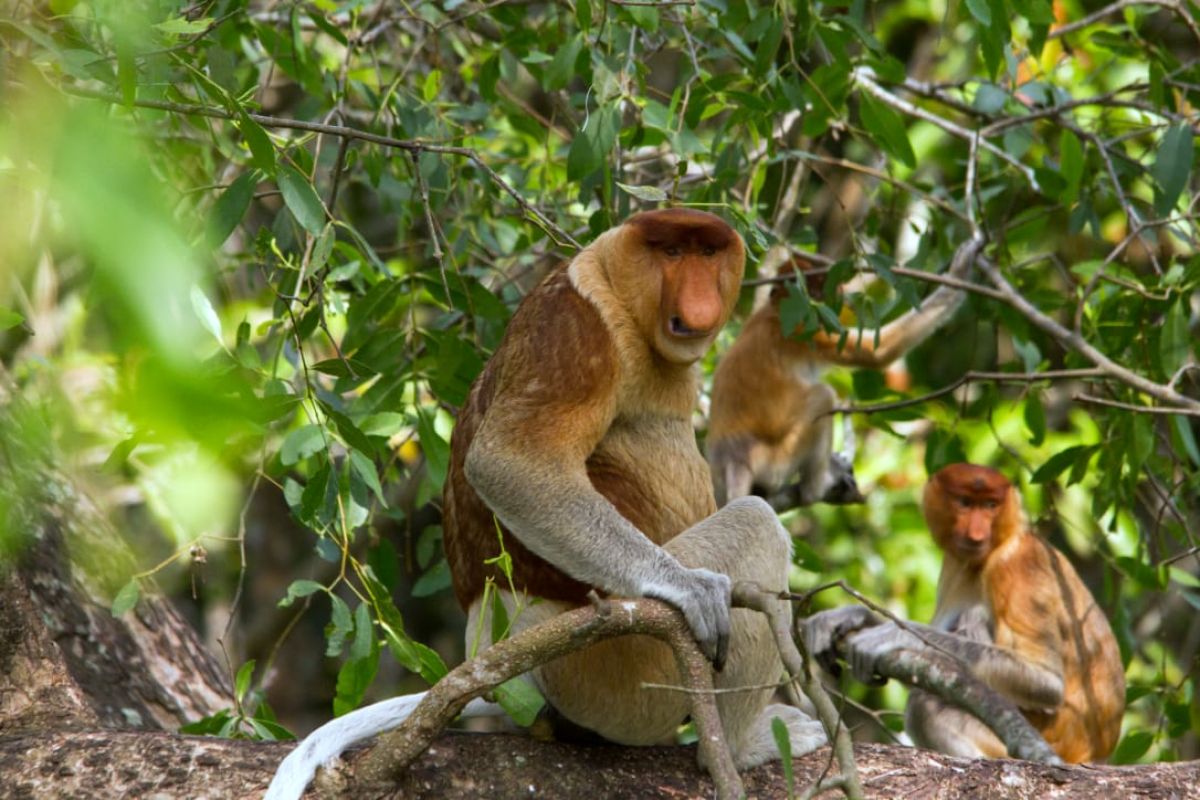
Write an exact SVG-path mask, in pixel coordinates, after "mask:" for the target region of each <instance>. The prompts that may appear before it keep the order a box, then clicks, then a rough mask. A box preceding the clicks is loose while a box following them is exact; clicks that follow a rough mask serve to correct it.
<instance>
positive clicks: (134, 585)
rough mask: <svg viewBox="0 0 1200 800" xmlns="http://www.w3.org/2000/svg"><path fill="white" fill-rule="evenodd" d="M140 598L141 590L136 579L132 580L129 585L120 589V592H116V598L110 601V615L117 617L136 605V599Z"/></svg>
mask: <svg viewBox="0 0 1200 800" xmlns="http://www.w3.org/2000/svg"><path fill="white" fill-rule="evenodd" d="M140 596H141V589H140V588H139V587H138V582H137V578H133V579H131V580H130V581H129V583H127V584H125V585H124V586H122V587H121V591H119V592H117V596H116V597H114V598H113V601H112V615H113V616H114V617H119V616H121V615H123V614H124V613H125V612H126V611H129V610H130V609H131V608H133V607H134V606H136V605H137V601H138V597H140Z"/></svg>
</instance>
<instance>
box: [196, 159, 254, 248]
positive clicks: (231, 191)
mask: <svg viewBox="0 0 1200 800" xmlns="http://www.w3.org/2000/svg"><path fill="white" fill-rule="evenodd" d="M257 182H258V176H257V175H256V174H255V173H254V172H253V171H250V172H243V173H242V174H241V175H239V176H238V177H237V180H235V181H234V182H233V183H231V184H229V186H227V187H226V188H225V191H223V192H221V196H220V197H218V198H217V202H215V203H213V207H212V211H211V212H209V215H208V242H209V244H210V245H211V246H213V247H218V246H220V245H222V244H224V242H225V240H226V239H228V238H229V234H231V233H233V231H234V229H235V228H237V226H238V225H239V224H240V223H241V221H242V218H243V217H245V216H246V211H247V210H248V209H249V208H250V201H251V200H253V199H254V185H255V184H256V183H257Z"/></svg>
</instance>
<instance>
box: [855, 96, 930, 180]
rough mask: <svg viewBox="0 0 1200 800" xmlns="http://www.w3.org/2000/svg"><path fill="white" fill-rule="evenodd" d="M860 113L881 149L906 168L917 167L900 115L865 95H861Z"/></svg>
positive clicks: (864, 123)
mask: <svg viewBox="0 0 1200 800" xmlns="http://www.w3.org/2000/svg"><path fill="white" fill-rule="evenodd" d="M858 111H859V116H860V117H861V118H862V124H863V127H864V128H866V130H867V133H869V134H871V138H873V139H874V140H875V141H876V142H878V143H879V146H880V147H882V148H883V149H884V150H885V151H886V152H887V153H888V154H889V155H891V156H892V157H893V158H896V159H899V160H900V161H901V162H902V163H903V164H904V165H905V166H908V167H910V168H911V167H915V166H916V165H917V156H916V154H915V153H913V149H912V145H911V144H909V141H908V133H907V131H905V129H904V119H903V118H902V117H901V116H900V115H899V114H897V113H896V112H895V111H893V110H892V109H891V108H889V107H888V106H885V105H884V104H883V103H880V102H879V101H877V100H875V99H874V98H872V97H870V96H869V95H867V94H865V93H864V94H861V95H859V105H858Z"/></svg>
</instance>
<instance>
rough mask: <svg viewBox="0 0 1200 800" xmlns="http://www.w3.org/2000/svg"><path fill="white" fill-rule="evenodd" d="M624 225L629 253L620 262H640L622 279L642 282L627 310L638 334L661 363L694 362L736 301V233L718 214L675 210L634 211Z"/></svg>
mask: <svg viewBox="0 0 1200 800" xmlns="http://www.w3.org/2000/svg"><path fill="white" fill-rule="evenodd" d="M625 224H626V226H628V230H629V236H628V238H627V243H628V244H631V245H632V248H631V249H632V250H633V251H634V253H635V257H634V258H630V259H623V261H624V262H625V263H626V264H628V265H629V266H633V265H634V264H635V263H637V262H640V264H638V266H637V267H636V268H637V270H638V272H639V274H638V275H637V276H629V277H631V278H634V279H635V280H636V281H638V282H639V283H644V286H643V288H642V289H640V290H637V294H638V295H640V296H641V298H642V300H643V302H641V303H638V304H637V305H636V306H635V312H634V313H635V316H636V317H638V323H639V325H640V326H641V328H642V332H643V335H645V336H646V337H647V340H648V341H649V343H650V344H651V346H652V347H653V348H654V350H655V351H656V352H657V353H658V354H659V355H660V356H662V357H663V358H664V359H666V360H667V361H670V362H673V363H678V364H691V363H693V362H695V361H697V360H699V359H700V358H701V357H703V355H704V353H705V352H706V351H707V350H708V348H709V346H710V345H712V342H713V340H714V339H715V338H716V336H717V333H718V331H720V330H721V328H722V326H724V325H725V323H726V321H728V319H729V315H730V314H731V313H732V312H733V306H734V303H735V302H736V301H737V294H738V290H739V289H740V287H741V281H742V273H743V270H744V269H745V249H744V247H743V245H742V239H741V237H740V236H738V234H737V232H736V231H734V230H733V228H731V227H729V225H728V224H726V223H725V222H724V221H723V220H722V219H720V218H719V217H716V216H713V215H712V214H707V213H704V212H701V211H691V210H688V209H682V208H677V209H664V210H662V211H649V212H646V213H643V214H637V215H635V216H633V217H630V219H629V220H628V221H627V222H626V223H625ZM638 256H640V257H638ZM653 300H657V302H654V303H652V302H651V301H653Z"/></svg>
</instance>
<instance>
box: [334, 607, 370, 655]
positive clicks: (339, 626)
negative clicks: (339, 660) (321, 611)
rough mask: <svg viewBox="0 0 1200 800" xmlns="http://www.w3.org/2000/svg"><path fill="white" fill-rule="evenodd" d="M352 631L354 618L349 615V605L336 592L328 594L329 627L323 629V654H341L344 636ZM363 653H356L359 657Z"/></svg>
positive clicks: (344, 640)
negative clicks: (324, 641) (324, 640)
mask: <svg viewBox="0 0 1200 800" xmlns="http://www.w3.org/2000/svg"><path fill="white" fill-rule="evenodd" d="M353 632H354V619H353V618H352V617H351V616H350V606H348V605H346V601H345V600H343V599H342V598H340V597H338V596H337V595H336V594H333V593H330V595H329V627H327V628H326V629H325V639H326V643H325V655H326V656H328V657H330V658H334V657H336V656H339V655H341V654H342V648H343V647H344V646H345V644H346V637H348V636H349V635H350V634H351V633H353ZM363 655H365V654H363V653H360V654H358V657H359V658H361V657H362V656H363Z"/></svg>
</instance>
